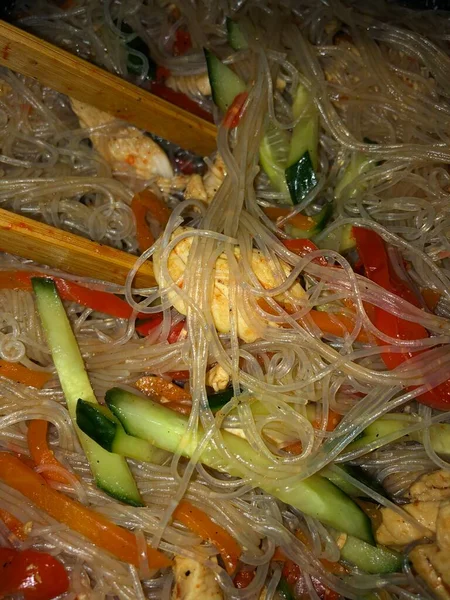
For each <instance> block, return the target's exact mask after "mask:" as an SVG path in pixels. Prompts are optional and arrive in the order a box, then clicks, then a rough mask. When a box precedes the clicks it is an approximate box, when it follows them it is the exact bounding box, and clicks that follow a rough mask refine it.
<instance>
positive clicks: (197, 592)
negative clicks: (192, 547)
mask: <svg viewBox="0 0 450 600" xmlns="http://www.w3.org/2000/svg"><path fill="white" fill-rule="evenodd" d="M173 574H174V577H175V585H174V588H173V592H172V600H200V599H201V598H204V599H205V600H206V599H208V600H223V594H222V590H221V589H220V587H219V585H218V583H217V581H216V578H215V577H214V573H213V572H212V571H211V569H207V568H206V567H205V566H204V565H202V564H201V563H200V562H198V561H196V560H193V559H192V558H185V557H184V556H176V557H175V561H174V565H173Z"/></svg>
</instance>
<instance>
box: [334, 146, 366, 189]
mask: <svg viewBox="0 0 450 600" xmlns="http://www.w3.org/2000/svg"><path fill="white" fill-rule="evenodd" d="M371 165H373V163H371V162H370V158H369V157H368V156H367V154H364V153H363V152H354V153H353V155H352V157H351V159H350V162H349V163H348V165H347V167H346V168H345V171H344V173H343V175H342V177H341V179H340V180H339V182H338V184H337V186H336V188H335V190H334V197H335V198H336V199H337V200H338V199H339V198H340V197H341V196H342V192H343V191H344V188H346V187H347V186H348V185H351V183H352V181H353V180H354V179H356V178H357V177H359V175H362V173H365V172H366V171H367V170H368V169H369V168H370V166H371ZM362 189H363V188H362V187H361V186H360V187H358V186H356V187H354V188H353V189H352V190H351V192H350V195H349V198H354V197H355V196H356V194H358V193H359V192H361V191H362Z"/></svg>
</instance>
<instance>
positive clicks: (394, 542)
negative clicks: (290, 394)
mask: <svg viewBox="0 0 450 600" xmlns="http://www.w3.org/2000/svg"><path fill="white" fill-rule="evenodd" d="M403 508H404V510H405V511H406V512H407V513H409V514H410V515H411V516H412V517H414V519H416V520H417V522H418V525H417V526H415V525H414V524H413V523H411V522H410V521H407V520H406V519H404V518H403V517H402V516H401V515H399V514H398V513H396V512H395V511H393V510H392V509H391V508H382V509H381V511H380V515H381V517H382V522H381V525H380V526H379V527H378V529H377V532H376V539H377V542H378V543H379V544H385V545H387V546H405V545H406V544H410V543H411V542H414V541H417V540H420V539H422V538H424V537H433V534H434V533H435V532H436V521H437V518H438V512H439V502H415V503H413V504H406V505H405V506H403ZM420 525H421V526H422V527H421V526H420Z"/></svg>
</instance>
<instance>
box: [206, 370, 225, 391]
mask: <svg viewBox="0 0 450 600" xmlns="http://www.w3.org/2000/svg"><path fill="white" fill-rule="evenodd" d="M229 383H230V376H229V375H228V373H227V372H226V371H225V369H224V368H223V367H221V366H220V365H219V364H217V365H214V367H213V368H212V369H210V370H209V371H208V372H207V373H206V385H209V386H210V387H212V388H213V390H214V391H215V392H220V391H222V390H225V389H226V388H227V387H228V384H229Z"/></svg>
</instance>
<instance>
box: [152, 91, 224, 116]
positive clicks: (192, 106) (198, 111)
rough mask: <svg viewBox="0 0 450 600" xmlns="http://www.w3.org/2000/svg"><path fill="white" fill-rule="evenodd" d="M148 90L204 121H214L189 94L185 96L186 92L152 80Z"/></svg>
mask: <svg viewBox="0 0 450 600" xmlns="http://www.w3.org/2000/svg"><path fill="white" fill-rule="evenodd" d="M150 91H151V93H152V94H155V96H158V98H162V99H163V100H167V102H170V103H171V104H174V105H175V106H178V107H179V108H183V109H184V110H187V111H188V112H190V113H192V114H193V115H197V117H200V118H201V119H204V120H205V121H209V122H210V123H213V122H214V121H213V118H212V115H211V114H210V113H209V112H207V111H206V110H204V109H203V108H202V107H201V106H199V105H198V104H197V102H195V101H194V100H192V99H191V98H189V96H186V94H182V93H181V92H175V91H174V90H172V89H170V88H169V87H167V86H166V85H164V84H163V83H160V82H159V81H152V82H151V83H150Z"/></svg>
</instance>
